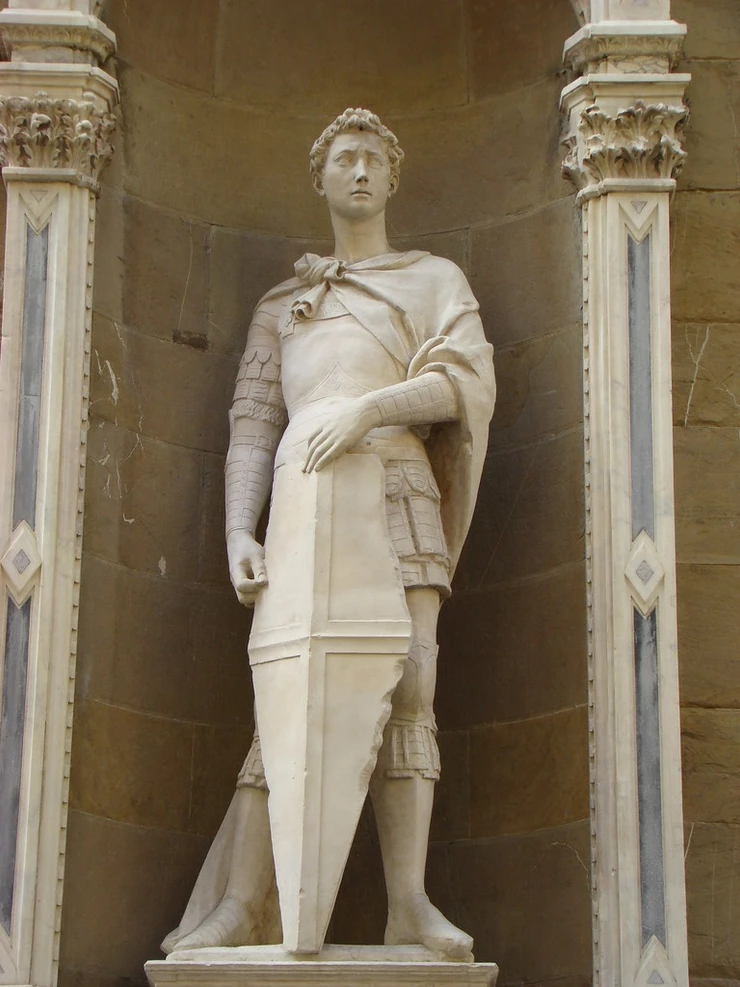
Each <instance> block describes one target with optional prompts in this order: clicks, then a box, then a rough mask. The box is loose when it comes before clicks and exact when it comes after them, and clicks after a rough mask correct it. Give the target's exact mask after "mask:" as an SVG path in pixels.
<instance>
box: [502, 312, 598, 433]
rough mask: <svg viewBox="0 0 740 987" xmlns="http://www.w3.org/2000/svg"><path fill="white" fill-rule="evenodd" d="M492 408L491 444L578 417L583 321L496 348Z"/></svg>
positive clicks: (566, 424)
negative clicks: (494, 397) (494, 411)
mask: <svg viewBox="0 0 740 987" xmlns="http://www.w3.org/2000/svg"><path fill="white" fill-rule="evenodd" d="M495 358H496V382H497V386H498V391H497V395H496V398H497V400H496V414H495V416H494V419H493V422H492V424H491V446H492V448H494V449H497V450H501V449H504V448H510V447H512V446H519V445H521V444H522V443H524V442H528V441H530V440H531V439H532V438H534V437H535V436H540V435H541V436H546V435H554V434H557V433H558V432H562V431H564V430H565V429H567V428H570V427H572V426H573V425H579V424H580V423H581V422H582V421H583V392H582V374H583V327H582V325H581V324H580V323H579V324H577V325H574V326H569V327H568V328H567V329H563V330H562V331H557V332H553V333H548V334H547V335H545V336H537V337H535V338H534V339H527V340H524V341H522V342H520V343H512V344H510V345H504V346H499V347H498V348H497V350H496V357H495Z"/></svg>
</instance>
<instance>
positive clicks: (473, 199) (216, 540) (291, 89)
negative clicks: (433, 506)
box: [62, 0, 591, 987]
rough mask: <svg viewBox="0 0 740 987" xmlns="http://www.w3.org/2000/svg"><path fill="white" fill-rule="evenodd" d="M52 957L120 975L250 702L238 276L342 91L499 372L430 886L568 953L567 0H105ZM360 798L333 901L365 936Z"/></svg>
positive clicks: (186, 872)
mask: <svg viewBox="0 0 740 987" xmlns="http://www.w3.org/2000/svg"><path fill="white" fill-rule="evenodd" d="M105 16H106V18H107V20H108V22H109V23H110V25H111V26H112V27H113V29H114V30H115V31H116V33H117V35H118V39H119V49H120V57H119V79H120V83H121V91H122V127H121V133H120V135H119V138H118V142H117V143H118V152H117V157H116V159H115V163H114V164H113V165H112V167H111V170H110V171H109V172H108V173H107V174H106V181H107V184H106V187H105V189H104V192H103V196H102V198H101V201H100V212H99V235H98V241H97V242H98V256H97V262H96V263H97V269H96V299H95V313H96V317H95V325H94V331H93V356H92V360H93V388H94V390H93V394H92V404H91V432H90V441H89V448H90V460H89V463H88V485H87V509H86V520H85V555H84V576H83V584H82V586H83V609H82V623H81V628H80V645H79V650H80V657H79V669H78V671H79V675H78V695H77V705H76V712H75V729H74V743H73V760H72V782H71V811H70V817H69V843H68V859H67V872H66V873H67V877H66V887H65V902H64V911H63V916H64V917H63V929H62V983H63V984H68V985H69V984H73V983H74V984H75V985H93V984H94V985H95V987H101V985H112V984H113V983H116V984H120V983H123V982H131V983H139V982H142V981H143V971H142V968H141V966H142V963H143V962H144V960H145V959H147V958H150V957H153V956H155V955H157V946H158V942H159V940H160V939H161V938H162V936H163V935H164V934H165V933H166V932H167V931H168V930H169V928H170V927H172V926H173V925H174V924H176V922H177V919H178V916H179V912H180V910H181V908H182V906H183V904H184V902H185V900H186V897H187V895H188V893H189V889H190V886H191V884H192V881H193V879H194V876H195V874H196V872H197V869H198V867H199V865H200V862H201V860H202V858H203V856H204V854H205V852H206V850H207V847H208V845H209V842H210V839H211V838H212V836H213V834H214V831H215V829H216V828H217V826H218V823H219V820H220V817H221V815H222V813H223V811H224V808H225V806H226V805H227V803H228V800H229V798H230V795H231V791H232V789H233V784H234V780H235V776H236V773H237V771H238V768H239V766H240V763H241V759H242V758H243V756H244V752H245V750H246V748H247V745H248V742H249V737H250V732H251V722H252V716H251V702H250V697H249V683H248V673H247V670H246V658H245V647H244V644H245V640H246V636H247V632H248V615H247V614H246V612H245V611H244V610H242V609H241V608H240V607H239V605H238V604H237V603H236V601H235V600H234V599H233V598H232V592H231V589H230V586H229V583H228V576H227V570H226V564H225V558H224V548H223V507H222V498H223V479H222V471H223V456H224V452H225V449H226V443H227V420H226V411H227V408H228V405H229V402H230V395H231V390H232V387H233V380H234V376H235V372H236V366H237V362H238V358H239V355H240V352H241V350H242V348H243V346H244V340H245V333H246V328H247V326H248V323H249V316H250V312H251V309H252V307H253V306H254V304H255V302H256V301H257V299H258V298H259V296H260V295H261V294H262V293H263V292H264V291H265V290H266V289H267V288H269V287H270V286H272V285H273V284H275V283H276V282H278V281H279V280H282V279H283V278H285V277H287V276H289V275H290V273H291V264H292V262H293V261H294V260H295V259H296V258H297V257H298V256H299V255H300V254H301V253H303V252H304V251H305V250H306V249H314V250H318V251H319V252H324V253H325V252H329V251H330V249H331V241H330V239H329V236H330V230H329V225H328V221H327V217H326V215H325V209H324V204H323V202H322V201H321V200H319V199H318V198H317V197H315V196H314V195H313V193H312V191H311V188H310V184H309V181H308V173H307V154H308V150H309V148H310V145H311V142H312V140H313V139H314V138H315V137H316V135H317V134H318V133H319V132H320V131H321V129H322V128H323V127H324V126H325V125H326V123H328V122H329V121H330V120H331V119H332V118H333V117H334V116H335V115H336V114H337V113H338V112H340V111H341V110H342V109H343V108H344V107H345V106H347V105H353V106H358V105H362V106H369V107H370V108H372V109H374V110H375V111H376V112H378V113H380V115H381V116H382V117H383V119H384V120H385V121H386V122H387V123H388V124H389V125H390V126H391V127H392V128H393V129H394V130H395V131H396V132H397V133H398V135H399V138H400V140H401V143H402V146H403V147H404V148H405V150H406V153H407V164H406V165H405V167H404V171H403V175H402V181H401V190H400V192H399V194H398V196H397V197H396V198H395V199H394V200H393V202H392V204H391V208H390V214H389V219H390V229H391V231H392V234H393V238H394V244H396V245H399V246H406V245H414V246H418V247H421V248H425V249H429V250H431V251H433V252H435V253H439V254H443V255H445V256H447V257H450V258H451V259H453V260H454V261H456V262H457V263H458V264H460V266H461V267H463V268H464V269H465V271H466V272H467V274H468V276H469V278H470V281H471V283H472V285H473V289H474V291H475V293H476V295H477V296H478V298H479V300H480V302H481V308H482V314H483V320H484V323H485V326H486V330H487V332H488V334H489V338H490V339H491V341H492V342H493V343H494V345H495V347H496V352H497V355H496V360H497V370H498V378H499V400H498V407H497V411H496V415H495V418H494V422H493V426H492V432H491V445H490V452H489V456H488V462H487V466H486V471H485V475H484V481H483V486H482V489H481V495H480V499H479V504H478V510H477V514H476V518H475V521H474V524H473V529H472V531H471V535H470V538H469V543H468V547H467V549H466V552H465V555H464V558H463V561H462V563H461V567H460V571H459V573H458V576H457V578H456V585H455V594H454V596H453V599H452V600H451V601H450V602H449V603H448V604H446V606H445V608H444V610H443V617H442V625H441V633H440V639H441V647H442V651H441V659H440V661H441V669H440V677H439V686H438V704H437V709H438V720H439V726H440V745H441V751H442V759H443V771H444V779H443V781H442V782H441V783H440V786H439V791H438V799H437V806H436V810H435V820H434V825H433V832H432V846H431V851H430V857H429V872H428V873H429V886H430V890H431V891H432V893H433V895H434V896H435V898H436V899H437V901H438V903H439V904H440V905H441V906H442V907H443V908H444V909H445V910H446V911H447V912H448V913H449V914H450V916H451V917H452V918H453V919H455V920H457V921H458V922H459V923H460V924H461V925H462V926H463V927H464V928H465V929H467V930H469V931H470V932H471V933H473V934H474V935H475V937H476V940H477V956H478V958H479V959H495V960H496V961H497V962H498V963H499V964H500V966H501V970H502V976H501V982H502V983H503V984H510V983H520V982H533V981H537V982H544V981H545V980H555V979H557V980H559V981H561V982H568V983H573V984H576V983H578V984H581V983H583V984H585V983H587V982H588V981H589V980H590V966H591V963H590V937H591V933H590V904H589V901H590V897H589V889H590V879H589V874H588V861H589V845H588V844H589V838H588V831H589V827H588V730H587V712H586V662H585V654H584V647H585V628H584V624H585V602H584V601H585V593H584V567H583V540H582V532H583V503H582V490H583V479H582V410H581V326H580V322H579V320H580V301H581V283H580V235H579V225H578V224H579V216H578V213H577V210H576V208H575V205H574V202H573V197H572V195H571V189H570V187H569V186H568V185H566V184H565V183H564V182H563V181H562V180H561V179H560V177H559V158H560V150H559V147H558V139H559V120H558V112H557V100H558V93H559V89H560V87H561V79H560V78H559V76H558V72H559V67H560V64H561V50H562V44H563V41H564V40H565V38H566V37H567V36H568V35H569V34H571V33H572V31H573V29H574V27H575V19H574V15H573V13H572V9H571V7H570V4H569V3H568V0H537V2H535V3H528V4H511V3H505V2H503V0H460V2H450V0H404V2H403V3H398V2H397V0H374V2H373V3H372V4H365V5H363V6H358V5H350V4H346V3H343V2H342V0H318V2H314V3H312V4H305V3H299V2H298V0H283V2H281V3H280V4H271V5H270V4H265V3H263V2H261V0H197V2H196V0H160V2H159V3H157V4H152V3H150V2H148V0H111V2H109V3H108V7H107V10H106V13H105ZM383 894H384V892H383V884H382V876H381V870H380V863H379V855H378V850H377V841H376V837H375V835H374V829H373V826H372V820H371V818H370V816H369V815H368V817H367V818H363V822H362V825H361V831H360V834H359V837H358V841H357V844H356V847H355V850H354V851H353V855H352V858H351V860H350V864H349V867H348V872H347V878H346V880H345V883H344V886H343V888H342V891H341V899H340V907H339V908H338V910H337V916H336V918H335V921H334V926H333V930H332V934H333V938H334V939H335V941H342V940H344V941H373V940H374V939H375V940H376V941H377V940H379V938H380V937H381V936H382V926H383V910H384V900H383Z"/></svg>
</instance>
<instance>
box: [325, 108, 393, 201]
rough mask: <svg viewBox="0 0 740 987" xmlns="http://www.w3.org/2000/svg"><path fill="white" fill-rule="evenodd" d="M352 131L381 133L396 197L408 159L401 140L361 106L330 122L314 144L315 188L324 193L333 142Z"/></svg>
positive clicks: (391, 184)
mask: <svg viewBox="0 0 740 987" xmlns="http://www.w3.org/2000/svg"><path fill="white" fill-rule="evenodd" d="M348 130H364V131H366V132H367V133H370V134H377V135H378V137H380V139H381V140H382V141H383V143H384V144H385V150H386V154H387V155H388V164H389V165H390V170H391V181H390V194H391V195H393V193H394V192H395V191H396V189H397V188H398V182H399V178H400V170H401V164H402V163H403V159H404V157H405V155H404V153H403V151H402V150H401V147H400V145H399V143H398V138H397V137H396V135H395V134H394V133H393V131H391V130H389V129H388V128H387V127H386V126H385V125H384V124H383V123H381V122H380V117H379V116H377V115H376V114H375V113H371V112H370V110H363V109H361V108H360V107H357V109H352V107H351V106H348V107H347V109H346V110H345V111H344V113H341V114H340V115H339V116H338V117H337V118H336V120H335V121H334V122H333V123H330V124H329V126H328V127H327V128H326V130H324V131H323V133H322V134H321V136H320V137H317V139H316V140H315V141H314V144H313V147H312V148H311V153H310V154H309V156H308V169H309V172H310V174H311V182H312V183H313V187H314V188H315V189H316V191H317V192H321V190H322V186H321V176H322V174H323V171H324V166H325V165H326V157H327V155H328V153H329V148H330V147H331V143H332V141H333V140H334V138H335V137H336V136H337V135H338V134H342V133H345V132H346V131H348Z"/></svg>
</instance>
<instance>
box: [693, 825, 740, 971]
mask: <svg viewBox="0 0 740 987" xmlns="http://www.w3.org/2000/svg"><path fill="white" fill-rule="evenodd" d="M686 847H687V850H686V899H687V900H686V904H687V911H688V927H689V965H690V974H691V982H692V984H693V983H701V982H702V978H714V985H715V987H720V984H722V983H724V984H733V983H736V982H737V980H738V979H740V920H739V919H740V915H739V914H738V902H737V893H736V888H737V887H738V884H740V827H739V826H721V825H708V824H706V823H700V822H697V823H691V824H690V825H687V826H686ZM705 983H706V981H705ZM707 987H708V985H707Z"/></svg>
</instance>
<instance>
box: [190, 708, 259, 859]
mask: <svg viewBox="0 0 740 987" xmlns="http://www.w3.org/2000/svg"><path fill="white" fill-rule="evenodd" d="M245 691H246V690H245ZM253 732H254V731H253V729H252V728H251V727H248V728H245V727H241V728H237V729H235V728H234V727H223V726H221V727H219V726H204V725H203V724H199V723H196V724H195V727H194V732H193V768H192V772H193V773H192V789H191V791H192V801H191V812H190V820H189V826H188V828H189V830H190V832H192V833H198V834H199V835H202V836H207V837H209V838H210V839H213V837H214V836H215V835H216V831H217V830H218V827H219V826H220V825H221V822H222V821H223V818H224V814H225V813H226V809H227V808H228V806H229V802H230V801H231V798H232V796H233V794H234V789H235V788H236V778H237V775H238V774H239V769H240V768H241V766H242V764H243V763H244V758H245V757H246V756H247V751H248V750H249V745H250V743H251V740H252V734H253Z"/></svg>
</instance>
